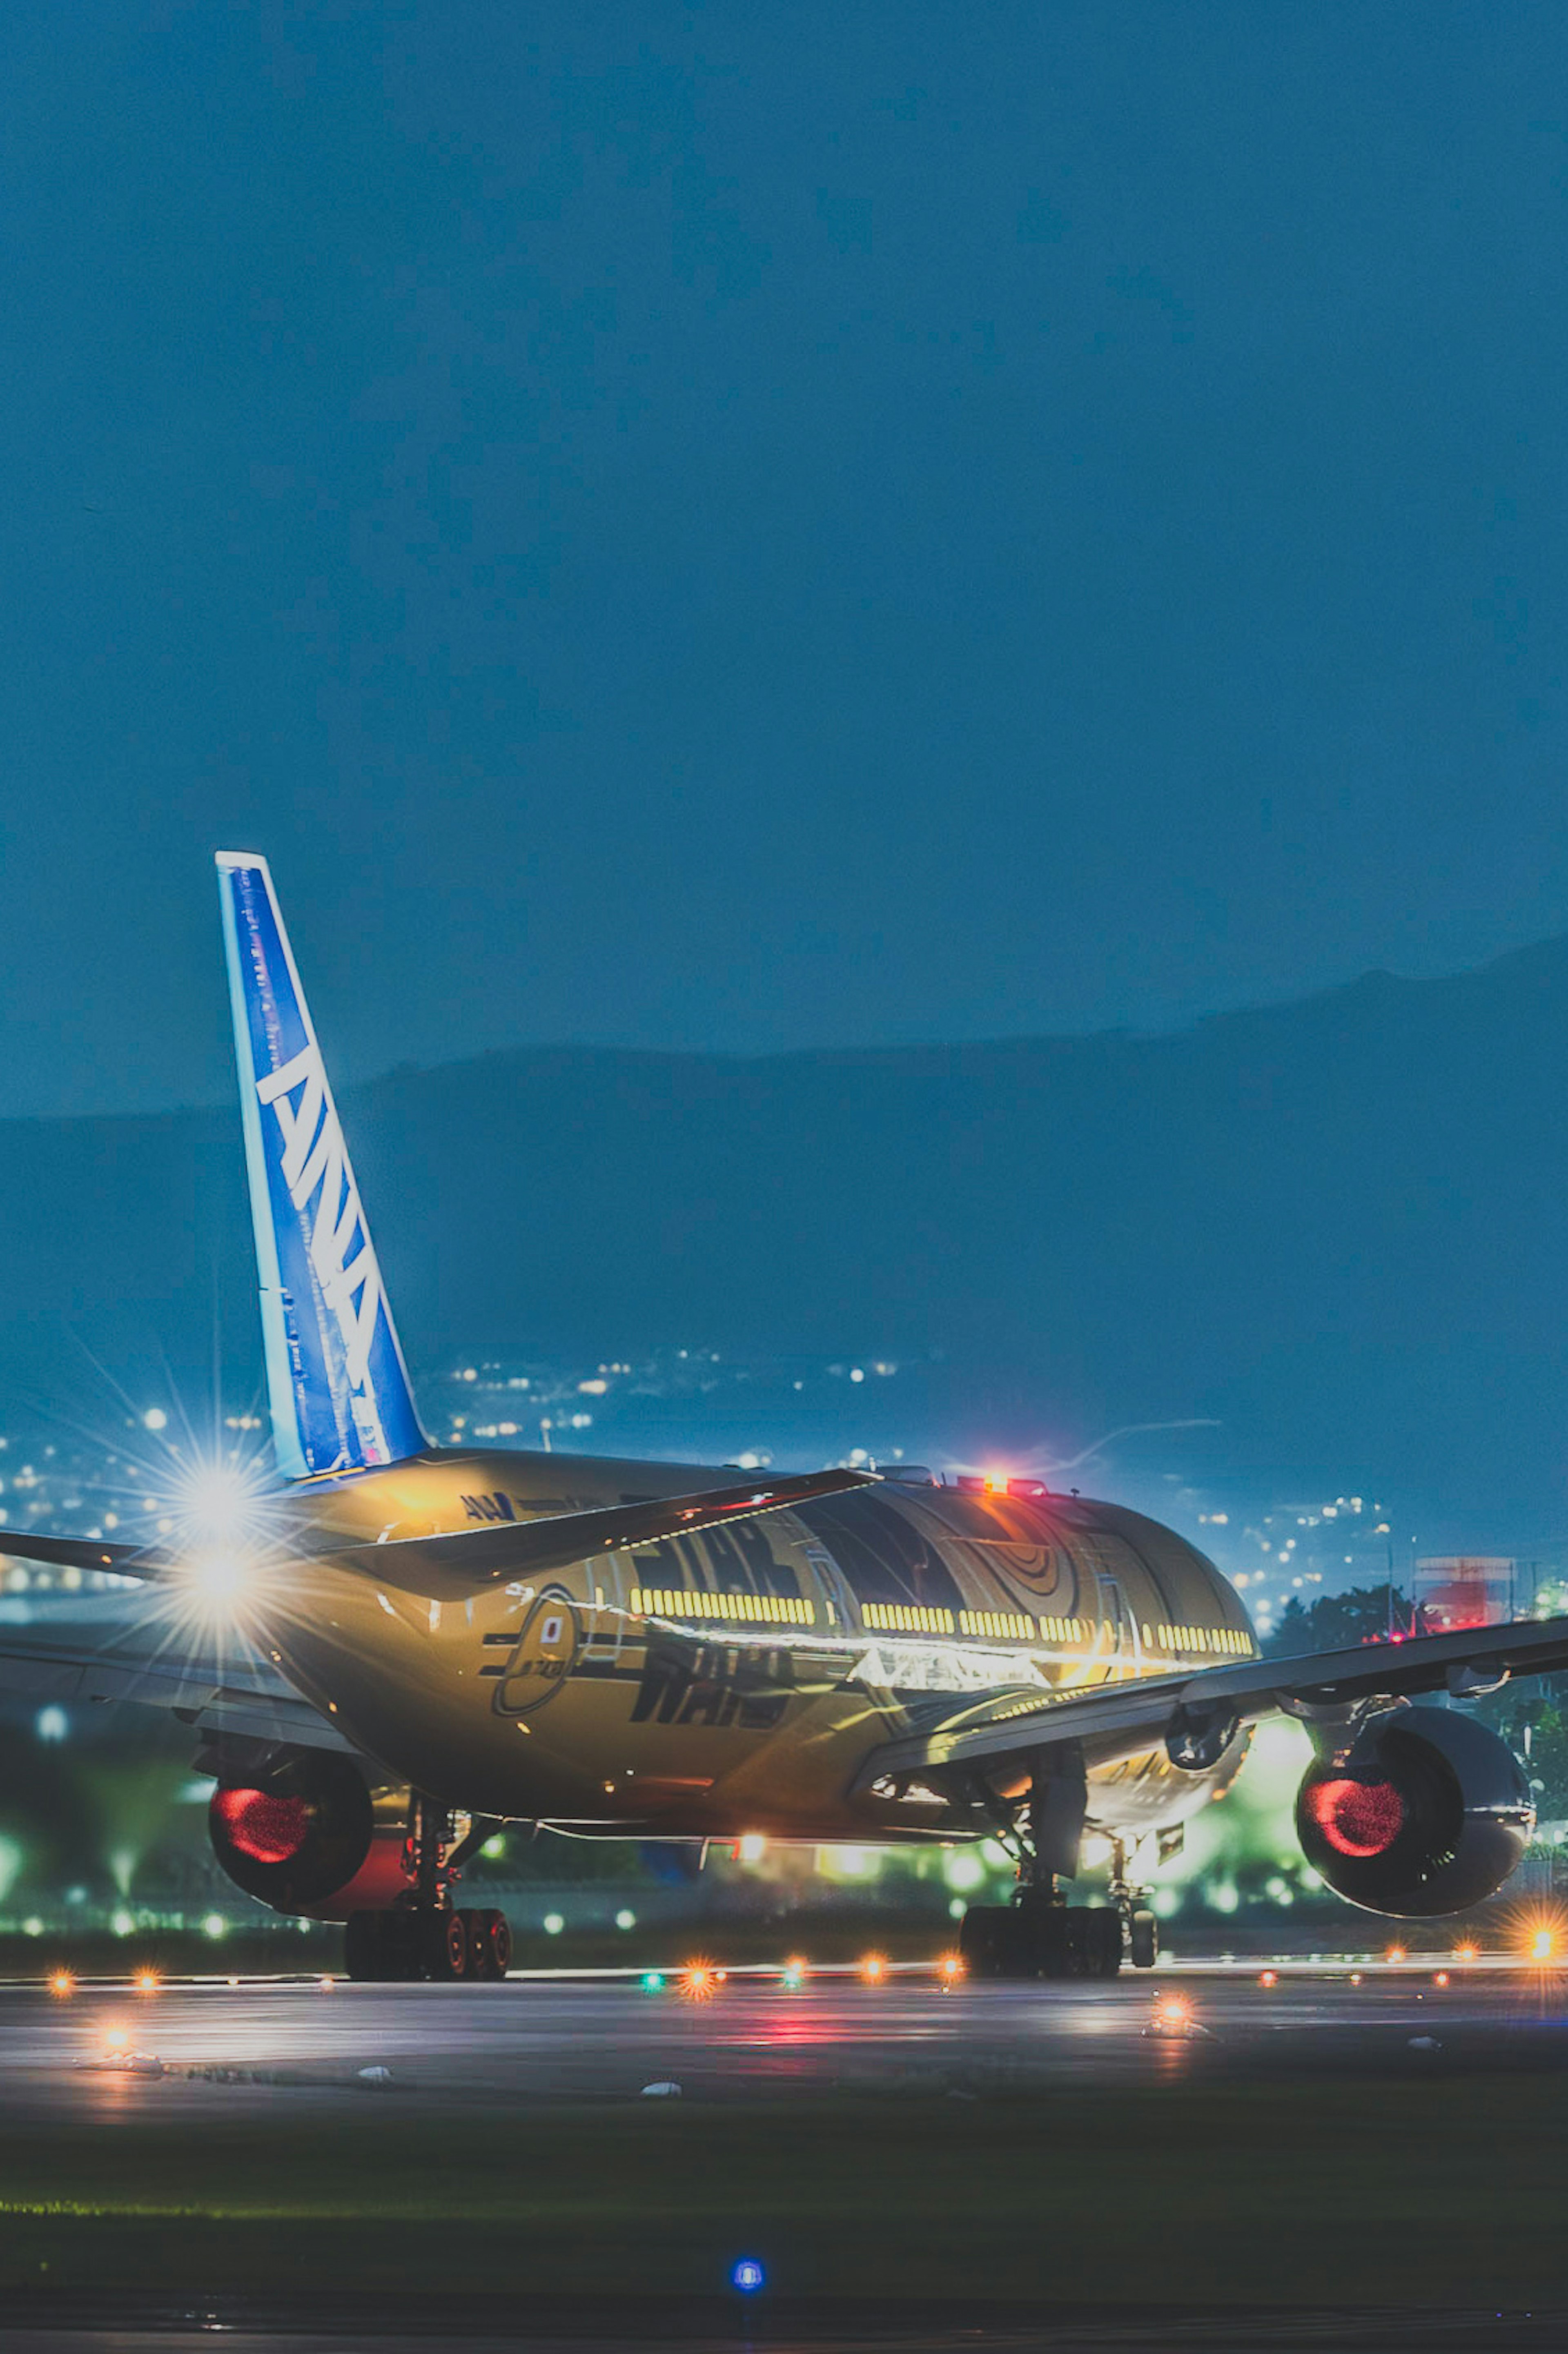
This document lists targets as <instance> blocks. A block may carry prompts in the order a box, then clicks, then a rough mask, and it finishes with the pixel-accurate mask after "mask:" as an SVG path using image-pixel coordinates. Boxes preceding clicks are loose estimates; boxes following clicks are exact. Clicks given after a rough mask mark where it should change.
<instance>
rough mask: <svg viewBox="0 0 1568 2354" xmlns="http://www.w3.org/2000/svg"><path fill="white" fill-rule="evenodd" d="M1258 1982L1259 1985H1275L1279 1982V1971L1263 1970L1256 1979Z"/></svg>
mask: <svg viewBox="0 0 1568 2354" xmlns="http://www.w3.org/2000/svg"><path fill="white" fill-rule="evenodd" d="M1258 1984H1259V1986H1277V1985H1278V1984H1279V1972H1278V1971H1277V1970H1265V1971H1264V1972H1263V1974H1262V1976H1261V1977H1260V1978H1259V1979H1258Z"/></svg>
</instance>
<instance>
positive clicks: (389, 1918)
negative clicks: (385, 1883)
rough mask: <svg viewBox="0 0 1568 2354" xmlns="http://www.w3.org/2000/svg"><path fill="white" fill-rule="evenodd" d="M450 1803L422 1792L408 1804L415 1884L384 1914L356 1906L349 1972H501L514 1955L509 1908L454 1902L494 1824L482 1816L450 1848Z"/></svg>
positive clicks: (445, 1975)
mask: <svg viewBox="0 0 1568 2354" xmlns="http://www.w3.org/2000/svg"><path fill="white" fill-rule="evenodd" d="M451 1828H452V1826H451V1815H450V1810H449V1809H448V1808H445V1807H442V1806H439V1805H438V1804H437V1803H436V1801H435V1800H434V1799H433V1798H427V1797H425V1796H424V1795H423V1793H422V1792H419V1791H416V1792H415V1793H414V1797H413V1801H412V1803H411V1805H410V1807H409V1810H408V1845H407V1848H406V1849H405V1850H404V1853H405V1861H406V1864H407V1868H408V1872H409V1873H410V1875H411V1878H412V1882H413V1885H412V1887H411V1888H410V1889H409V1890H408V1893H407V1895H406V1896H404V1897H403V1898H402V1900H401V1901H400V1902H399V1903H397V1904H396V1905H394V1906H393V1907H392V1908H391V1909H390V1910H389V1911H387V1912H384V1913H351V1914H349V1916H348V1925H347V1929H346V1931H345V1933H344V1964H345V1967H346V1968H347V1971H348V1975H349V1977H350V1978H371V1979H376V1978H379V1979H397V1980H402V1981H408V1980H410V1979H416V1978H431V1979H436V1980H444V1981H445V1982H447V1983H449V1984H450V1983H451V1982H452V1981H453V1980H456V1979H460V1978H484V1979H490V1980H492V1981H493V1980H496V1979H499V1978H504V1977H505V1976H506V1972H507V1968H508V1967H509V1965H510V1963H511V1960H512V1925H511V1924H510V1922H509V1921H508V1920H507V1918H506V1915H505V1914H504V1913H498V1912H496V1911H494V1910H493V1908H492V1907H489V1906H486V1907H484V1908H482V1909H479V1910H475V1909H471V1908H470V1907H468V1906H463V1907H461V1908H460V1907H458V1906H454V1904H453V1903H452V1900H451V1883H452V1882H453V1881H454V1880H456V1879H457V1878H458V1876H459V1872H460V1871H461V1866H462V1864H463V1863H464V1862H465V1861H467V1859H468V1857H469V1856H471V1854H472V1853H473V1851H474V1850H475V1849H476V1848H477V1847H480V1846H482V1843H483V1842H484V1840H487V1839H488V1838H489V1836H490V1834H491V1832H492V1830H493V1829H494V1825H493V1823H490V1822H486V1821H482V1820H481V1821H477V1822H475V1823H474V1824H473V1825H472V1826H471V1829H470V1830H469V1833H468V1836H467V1838H466V1839H464V1840H462V1841H461V1844H460V1845H459V1846H458V1847H456V1848H453V1849H452V1850H450V1853H449V1852H448V1841H449V1840H450V1837H451Z"/></svg>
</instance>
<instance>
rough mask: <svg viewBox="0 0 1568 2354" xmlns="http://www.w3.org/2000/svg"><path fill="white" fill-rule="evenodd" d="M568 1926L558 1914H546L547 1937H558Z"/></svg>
mask: <svg viewBox="0 0 1568 2354" xmlns="http://www.w3.org/2000/svg"><path fill="white" fill-rule="evenodd" d="M565 1927H566V1923H565V1921H564V1920H563V1919H562V1918H561V1915H560V1914H558V1913H546V1915H545V1935H546V1937H558V1936H559V1935H560V1934H561V1931H562V1930H563V1929H564V1928H565Z"/></svg>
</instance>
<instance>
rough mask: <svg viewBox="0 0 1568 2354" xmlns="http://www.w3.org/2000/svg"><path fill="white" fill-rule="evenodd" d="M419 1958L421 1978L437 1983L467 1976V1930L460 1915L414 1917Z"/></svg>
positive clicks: (427, 1914) (434, 1914)
mask: <svg viewBox="0 0 1568 2354" xmlns="http://www.w3.org/2000/svg"><path fill="white" fill-rule="evenodd" d="M418 1935H419V1959H420V1961H421V1962H422V1963H423V1965H424V1975H425V1977H426V1978H434V1979H436V1980H438V1981H441V1980H448V1981H450V1980H451V1979H454V1978H466V1977H467V1976H468V1927H467V1925H466V1923H465V1922H464V1921H463V1918H462V1916H461V1914H458V1913H425V1914H419V1915H418Z"/></svg>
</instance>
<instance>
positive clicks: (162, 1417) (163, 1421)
mask: <svg viewBox="0 0 1568 2354" xmlns="http://www.w3.org/2000/svg"><path fill="white" fill-rule="evenodd" d="M168 1426H169V1417H168V1416H167V1415H166V1414H165V1413H164V1409H163V1407H162V1406H161V1405H150V1406H149V1407H148V1408H147V1411H146V1413H145V1414H144V1415H143V1416H142V1427H143V1430H167V1428H168Z"/></svg>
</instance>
